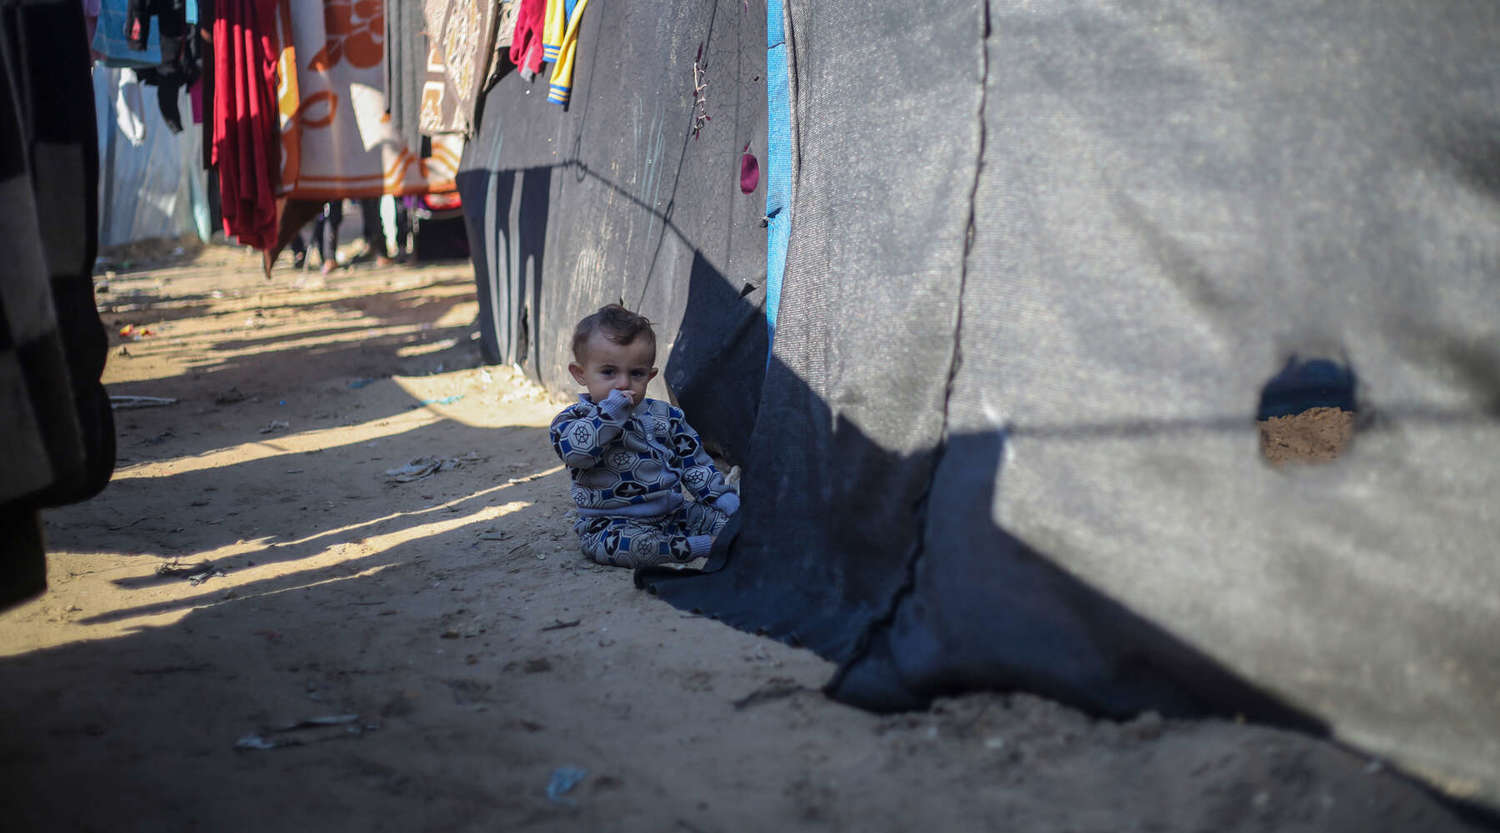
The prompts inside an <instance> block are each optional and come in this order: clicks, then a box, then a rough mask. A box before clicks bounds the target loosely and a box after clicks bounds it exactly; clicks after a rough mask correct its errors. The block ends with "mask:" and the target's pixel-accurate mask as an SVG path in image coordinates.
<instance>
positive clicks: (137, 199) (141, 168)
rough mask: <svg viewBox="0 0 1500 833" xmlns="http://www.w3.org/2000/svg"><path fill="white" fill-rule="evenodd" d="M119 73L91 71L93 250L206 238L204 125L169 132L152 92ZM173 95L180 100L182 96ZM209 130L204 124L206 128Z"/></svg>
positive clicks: (154, 89) (102, 68)
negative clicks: (95, 186)
mask: <svg viewBox="0 0 1500 833" xmlns="http://www.w3.org/2000/svg"><path fill="white" fill-rule="evenodd" d="M125 72H126V71H125V70H121V69H111V68H109V67H106V66H95V67H94V71H93V84H94V108H95V110H96V111H97V112H98V113H99V123H98V139H99V161H100V168H101V171H102V173H101V176H100V177H99V245H100V246H119V245H124V244H126V243H132V242H135V241H137V240H147V239H151V238H175V237H181V236H183V235H186V234H192V233H196V234H197V235H198V237H199V238H200V239H202V240H203V241H204V242H207V240H208V238H209V235H211V234H212V233H213V228H212V227H211V222H212V221H211V220H210V218H209V208H208V173H207V172H206V171H205V170H204V169H203V164H202V148H201V145H202V142H203V135H204V126H202V125H197V124H192V123H188V124H186V125H184V127H183V131H182V132H181V133H173V132H172V131H171V130H170V129H169V128H168V127H167V123H166V122H165V121H163V120H162V116H161V113H160V111H159V109H158V108H157V106H156V102H155V101H153V100H152V99H153V97H155V96H158V95H161V94H162V92H163V91H162V90H161V89H160V88H157V87H147V86H146V85H144V84H139V83H136V82H135V81H131V80H128V77H127V76H125V75H124V73H125ZM179 97H180V98H181V99H182V100H184V101H186V99H187V96H186V94H185V93H180V94H179ZM209 127H210V128H211V124H210V125H209Z"/></svg>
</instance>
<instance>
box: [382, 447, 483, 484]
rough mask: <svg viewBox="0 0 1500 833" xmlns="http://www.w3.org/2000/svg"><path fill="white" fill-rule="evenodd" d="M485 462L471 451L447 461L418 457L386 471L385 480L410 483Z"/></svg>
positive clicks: (475, 452) (476, 453) (437, 458)
mask: <svg viewBox="0 0 1500 833" xmlns="http://www.w3.org/2000/svg"><path fill="white" fill-rule="evenodd" d="M484 460H485V458H484V457H481V456H479V452H477V451H470V452H468V453H467V454H464V455H462V456H459V457H448V458H446V459H443V458H439V457H418V458H416V459H415V460H412V461H411V462H410V463H407V464H406V465H404V466H401V467H399V468H394V469H386V471H385V479H386V480H389V481H392V482H395V483H410V482H412V481H414V480H421V479H422V478H424V477H430V476H432V475H434V474H437V473H438V472H440V471H452V470H453V469H461V468H463V467H464V466H465V465H471V464H473V463H479V462H483V461H484Z"/></svg>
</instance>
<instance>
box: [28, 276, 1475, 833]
mask: <svg viewBox="0 0 1500 833" xmlns="http://www.w3.org/2000/svg"><path fill="white" fill-rule="evenodd" d="M99 298H100V302H101V309H102V310H103V312H104V317H105V321H106V323H107V324H109V325H110V326H111V328H112V331H115V332H117V331H118V330H119V329H120V328H121V327H124V326H126V325H134V326H135V327H137V328H145V329H148V330H149V331H150V333H151V334H150V335H146V336H143V337H141V338H139V339H138V340H133V341H127V340H125V339H122V338H120V337H118V336H115V337H114V338H113V340H114V342H115V346H114V348H113V351H112V355H111V357H110V364H109V368H108V371H107V375H106V379H105V381H106V383H107V385H108V387H109V389H110V392H111V393H112V394H115V395H138V396H160V397H172V398H175V399H177V400H178V401H177V402H176V404H173V405H170V406H166V407H156V408H144V409H135V410H121V411H118V412H117V414H116V416H117V418H118V429H119V441H120V459H119V466H118V470H117V473H116V475H115V478H114V481H113V482H112V483H111V485H110V486H109V488H108V489H107V490H106V491H105V492H104V493H103V494H102V495H101V496H100V497H98V498H96V499H94V500H92V501H89V502H87V503H84V504H80V505H76V506H71V507H67V508H64V509H61V510H58V511H54V512H51V513H50V514H49V515H48V516H47V518H46V524H47V534H48V536H49V540H50V545H51V549H52V553H53V554H52V556H51V559H50V567H49V574H50V582H51V589H50V591H49V592H48V593H47V594H46V595H45V596H43V597H42V598H40V599H38V600H35V601H33V602H31V603H28V604H25V605H22V606H20V607H17V608H14V609H12V610H10V611H8V612H6V613H4V614H3V615H0V714H3V715H4V718H3V726H4V728H3V731H0V819H3V820H4V821H3V823H0V827H3V829H5V830H7V831H23V830H46V831H54V830H85V831H132V830H142V831H188V830H203V831H282V830H326V831H344V830H349V831H385V830H390V831H447V830H589V831H616V830H619V831H687V832H688V833H694V832H695V831H696V832H698V833H717V832H718V831H755V830H781V829H805V830H817V829H830V830H859V831H909V830H931V831H940V830H943V831H945V830H1005V831H1018V832H1019V833H1029V832H1031V831H1037V832H1038V833H1039V832H1040V831H1076V832H1077V833H1086V831H1101V832H1102V831H1273V830H1274V831H1362V833H1363V832H1364V831H1375V830H1392V831H1395V830H1401V831H1448V830H1467V829H1472V828H1470V827H1467V826H1465V824H1463V823H1461V822H1460V821H1459V820H1458V818H1457V817H1456V816H1454V815H1453V814H1452V813H1451V812H1450V810H1448V809H1447V808H1446V807H1444V806H1442V805H1440V804H1439V803H1437V802H1435V801H1434V800H1433V799H1432V798H1431V797H1430V796H1429V795H1428V794H1426V793H1425V792H1423V791H1422V790H1420V789H1418V788H1416V787H1414V786H1413V785H1412V784H1410V783H1408V782H1406V781H1404V780H1402V779H1400V778H1398V777H1396V776H1394V775H1393V774H1392V773H1391V772H1390V771H1389V770H1387V769H1385V768H1384V767H1382V766H1381V765H1380V764H1379V762H1375V761H1371V760H1369V759H1367V758H1364V757H1361V756H1359V755H1357V754H1354V753H1351V752H1348V751H1346V750H1343V749H1341V748H1338V747H1335V746H1333V745H1330V744H1327V743H1322V742H1318V741H1314V740H1311V739H1308V738H1303V737H1300V736H1295V735H1290V734H1286V733H1282V732H1278V731H1273V730H1268V729H1264V728H1258V727H1251V726H1242V725H1236V724H1233V723H1223V722H1173V721H1162V720H1160V719H1157V718H1155V717H1154V716H1150V715H1148V716H1146V717H1143V718H1140V719H1138V720H1135V721H1133V722H1130V723H1126V724H1116V723H1108V722H1095V721H1092V720H1090V719H1088V718H1086V717H1084V716H1083V715H1081V714H1079V713H1077V712H1074V711H1072V710H1069V709H1066V708H1063V707H1060V706H1058V705H1056V704H1053V703H1050V702H1047V701H1044V700H1040V699H1037V698H1033V697H1029V696H1021V695H1018V696H1003V695H976V696H971V697H965V698H960V699H955V700H949V701H943V702H940V703H938V704H937V705H935V706H934V707H933V708H932V709H931V710H930V711H927V712H923V713H914V714H906V715H897V716H878V715H872V714H868V713H864V712H860V711H857V710H854V709H851V708H847V707H844V706H841V705H838V704H836V703H833V702H831V701H829V700H828V699H826V698H825V697H824V696H823V695H822V694H821V693H820V692H819V690H818V688H819V686H820V685H821V684H822V683H823V682H824V681H826V680H827V679H828V678H829V676H830V675H831V673H832V670H833V669H832V667H831V666H830V665H829V664H828V663H826V662H824V661H822V660H820V659H818V658H816V657H814V656H812V655H810V654H808V653H807V652H805V651H800V650H796V649H793V648H789V647H786V646H784V645H781V644H778V643H775V642H771V641H769V640H765V639H760V638H756V637H754V636H750V635H747V634H743V633H739V632H737V631H734V630H731V629H730V628H728V627H725V626H723V625H720V624H718V623H716V622H714V621H711V620H708V619H704V618H701V617H695V616H691V615H687V614H684V613H682V612H680V611H678V610H675V609H673V608H671V607H669V606H667V605H665V604H663V603H661V602H659V601H657V600H655V599H653V598H652V597H650V596H649V595H646V594H644V593H642V592H641V591H638V590H636V589H635V588H634V587H633V585H632V583H631V576H630V574H629V572H627V571H624V570H618V569H613V568H605V567H600V566H596V565H593V564H591V563H589V562H588V561H586V560H584V559H583V558H582V556H580V555H579V554H578V553H577V551H576V548H575V546H574V545H573V543H572V541H571V533H570V531H569V523H568V520H567V516H568V514H569V509H570V502H569V500H568V497H567V490H566V475H565V474H564V473H563V472H562V469H561V468H560V467H559V465H558V461H557V459H556V458H555V456H554V455H553V454H552V452H551V450H550V448H549V447H548V445H547V441H546V434H545V426H546V425H547V423H548V421H549V420H550V418H551V416H552V414H553V413H554V411H555V409H556V405H555V404H553V402H551V401H549V399H548V397H547V396H546V395H545V394H543V393H542V392H541V391H539V390H537V389H535V388H533V387H530V386H529V385H528V384H526V382H525V380H524V379H522V378H520V377H519V376H518V375H516V374H514V373H513V372H512V371H511V370H509V369H507V368H487V369H486V368H483V367H481V366H480V361H479V355H478V350H477V346H476V343H475V342H474V341H473V330H474V328H473V322H474V319H475V316H476V313H477V304H476V303H475V300H474V293H473V286H472V273H471V272H470V271H469V269H468V268H467V265H466V264H457V265H446V266H435V267H425V268H409V267H397V268H389V269H381V270H377V269H362V270H354V271H348V270H344V271H340V272H338V273H336V274H335V275H333V276H331V277H330V278H329V279H328V280H327V281H326V282H324V281H322V280H321V279H319V278H317V277H316V275H315V273H302V272H293V271H291V270H289V269H283V270H280V271H278V272H277V274H276V276H275V279H274V280H272V281H270V282H267V281H265V280H263V279H262V278H261V277H260V276H259V275H258V274H257V271H256V261H255V259H254V257H253V255H251V254H249V253H247V252H244V251H242V250H235V249H229V248H225V247H217V248H212V249H209V250H207V251H206V252H204V253H203V254H201V255H199V256H198V257H197V258H196V259H195V260H193V261H191V262H186V263H178V264H176V265H173V266H170V267H163V268H157V269H153V270H149V271H134V272H130V273H124V274H119V275H115V276H113V278H112V279H111V280H110V281H109V291H108V292H107V293H104V294H100V295H99ZM421 457H435V458H439V459H440V460H446V461H451V462H449V463H448V464H447V465H446V466H445V467H443V468H442V470H439V471H437V472H436V473H433V474H431V475H430V476H427V477H425V478H423V479H419V480H415V481H412V482H405V483H400V482H392V481H391V480H390V479H389V477H388V476H387V475H386V472H387V471H389V470H392V469H396V468H398V467H401V466H403V465H406V464H408V463H410V462H411V461H412V460H413V459H415V458H421ZM309 721H310V722H309ZM319 721H322V722H319ZM289 727H298V728H289ZM585 770H586V773H583V772H580V771H585ZM570 773H571V774H573V775H575V776H576V775H582V778H581V780H576V779H569V778H568V777H567V776H568V775H569V774H570ZM573 780H576V783H572V784H571V786H570V787H569V784H570V782H571V781H573ZM549 787H550V788H551V790H550V792H551V794H550V795H549Z"/></svg>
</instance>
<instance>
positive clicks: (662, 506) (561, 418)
mask: <svg viewBox="0 0 1500 833" xmlns="http://www.w3.org/2000/svg"><path fill="white" fill-rule="evenodd" d="M573 358H574V361H573V363H572V364H569V365H568V371H569V372H571V373H572V374H573V379H574V380H576V381H577V382H578V384H579V385H582V386H583V387H584V388H585V389H587V391H588V392H587V393H584V394H580V395H579V397H578V402H577V403H576V404H574V405H570V406H568V408H566V409H565V410H564V411H563V412H562V413H560V414H558V415H557V418H556V419H554V420H552V429H551V437H552V447H553V448H554V449H555V450H556V451H557V454H558V456H559V457H561V458H562V460H563V462H564V463H566V464H567V466H568V474H569V476H570V477H572V479H573V500H574V501H575V502H577V504H578V523H577V524H575V525H574V527H573V530H574V531H575V532H577V533H578V538H579V541H580V543H581V544H582V546H583V552H584V554H586V555H587V556H588V557H589V558H592V559H593V560H595V561H598V562H600V563H603V564H614V565H617V566H621V567H643V566H647V565H650V564H661V563H663V562H666V561H691V560H693V559H694V558H697V557H699V556H704V555H708V552H709V549H710V548H711V547H712V545H713V541H714V536H715V535H717V534H718V533H719V530H720V529H722V528H723V527H724V524H725V523H726V522H727V521H728V519H729V516H730V515H733V514H734V513H735V511H736V510H737V509H739V505H740V498H739V495H737V494H735V493H734V491H732V490H731V489H730V488H729V487H728V486H727V485H725V483H724V478H723V476H722V475H720V474H719V470H718V469H716V468H714V463H713V460H712V459H710V458H709V456H708V453H707V452H705V451H704V450H703V444H702V442H701V441H700V440H699V439H698V434H697V432H695V431H693V428H692V426H690V425H688V423H687V419H686V418H685V417H684V416H683V414H682V411H680V410H678V409H677V408H674V407H672V406H671V405H669V404H667V403H666V402H662V401H659V400H656V399H647V398H646V383H647V382H650V381H651V380H652V379H653V378H655V377H656V372H657V371H656V368H655V367H654V366H653V365H654V363H655V362H656V334H655V333H654V332H652V330H651V322H650V321H647V320H646V319H645V318H643V317H641V316H639V315H637V314H635V313H633V312H630V311H629V310H627V309H625V308H624V307H622V306H620V305H618V304H610V305H608V306H606V307H603V308H601V309H600V310H599V311H598V312H596V313H594V314H593V315H590V316H588V317H587V318H585V319H583V320H582V321H580V322H578V327H577V328H576V329H575V330H574V331H573ZM684 488H686V489H687V491H688V492H689V494H691V495H692V496H693V498H694V499H693V500H691V501H690V500H686V499H684V497H683V494H682V490H683V489H684Z"/></svg>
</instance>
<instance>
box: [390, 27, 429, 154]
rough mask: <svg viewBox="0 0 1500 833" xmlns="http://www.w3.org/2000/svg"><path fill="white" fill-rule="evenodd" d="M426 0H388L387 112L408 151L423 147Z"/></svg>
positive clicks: (426, 47)
mask: <svg viewBox="0 0 1500 833" xmlns="http://www.w3.org/2000/svg"><path fill="white" fill-rule="evenodd" d="M422 5H423V0H386V3H385V111H386V112H387V113H390V115H391V122H392V123H393V124H394V125H395V127H396V132H397V134H399V135H400V136H401V139H402V141H404V142H405V143H406V146H407V147H409V148H414V149H415V148H420V147H421V146H422V131H421V112H422V86H423V82H425V81H426V80H427V51H428V45H427V26H426V24H425V23H423V22H422Z"/></svg>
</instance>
